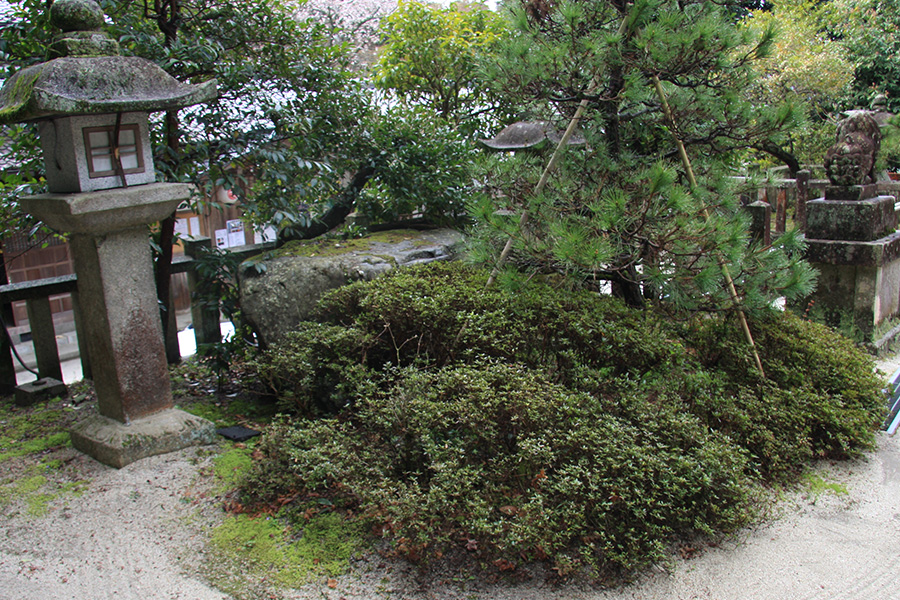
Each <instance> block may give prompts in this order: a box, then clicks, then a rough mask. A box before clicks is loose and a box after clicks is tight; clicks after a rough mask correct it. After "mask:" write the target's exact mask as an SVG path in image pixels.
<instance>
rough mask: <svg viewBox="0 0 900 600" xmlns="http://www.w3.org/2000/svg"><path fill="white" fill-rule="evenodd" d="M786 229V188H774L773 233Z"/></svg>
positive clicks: (782, 231)
mask: <svg viewBox="0 0 900 600" xmlns="http://www.w3.org/2000/svg"><path fill="white" fill-rule="evenodd" d="M785 229H787V190H785V189H784V188H775V233H776V234H781V233H784V231H785Z"/></svg>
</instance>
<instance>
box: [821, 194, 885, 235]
mask: <svg viewBox="0 0 900 600" xmlns="http://www.w3.org/2000/svg"><path fill="white" fill-rule="evenodd" d="M896 228H897V214H896V213H895V212H894V197H893V196H876V197H874V198H867V199H865V200H858V201H853V200H830V199H828V198H827V197H826V198H819V199H818V200H810V201H809V202H807V203H806V237H807V238H809V239H816V240H847V241H872V240H877V239H879V238H881V237H884V236H886V235H889V234H891V233H893V232H894V230H895V229H896Z"/></svg>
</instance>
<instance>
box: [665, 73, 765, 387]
mask: <svg viewBox="0 0 900 600" xmlns="http://www.w3.org/2000/svg"><path fill="white" fill-rule="evenodd" d="M653 86H654V87H655V88H656V95H657V96H659V100H660V102H661V103H662V108H663V112H664V113H665V116H666V118H667V119H668V120H669V123H670V124H671V126H672V137H674V138H675V143H676V144H677V146H678V154H679V156H680V157H681V163H682V164H683V165H684V170H685V171H686V172H687V176H688V182H689V183H690V185H691V190H694V189H696V188H697V179H696V177H695V176H694V169H693V167H692V166H691V159H690V158H689V157H688V154H687V150H686V149H685V147H684V142H683V141H682V140H681V137H680V136H679V135H678V127H677V124H676V123H675V116H674V114H673V113H672V109H671V107H670V106H669V102H668V100H667V99H666V93H665V91H664V90H663V88H662V82H661V81H660V80H659V76H657V75H654V76H653ZM702 214H703V218H704V219H706V220H707V221H709V218H710V217H709V211H708V210H707V209H706V207H705V206H704V207H703V212H702ZM718 262H719V267H720V268H721V269H722V276H723V277H724V278H725V285H726V287H727V288H728V293H729V295H730V296H731V300H732V302H734V305H735V307H736V308H737V314H738V321H740V324H741V329H742V330H743V332H744V337H745V338H747V343H748V344H750V349H751V350H752V351H753V358H754V359H755V360H756V368H757V369H759V373H760V375H762V377H763V379H765V377H766V372H765V370H764V369H763V366H762V360H760V358H759V352H758V351H757V349H756V343H755V342H754V341H753V334H752V333H751V332H750V325H749V324H748V323H747V315H746V314H744V308H743V306H741V298H740V296H739V295H738V293H737V289H736V288H735V287H734V279H732V277H731V272H730V271H729V270H728V265H727V264H725V259H724V258H723V257H721V256H719V257H718Z"/></svg>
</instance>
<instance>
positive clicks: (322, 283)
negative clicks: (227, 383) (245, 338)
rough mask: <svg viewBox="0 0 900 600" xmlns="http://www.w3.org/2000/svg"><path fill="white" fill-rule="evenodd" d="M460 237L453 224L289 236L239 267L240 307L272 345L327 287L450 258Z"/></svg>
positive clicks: (309, 310) (312, 308)
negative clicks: (352, 235) (357, 234)
mask: <svg viewBox="0 0 900 600" xmlns="http://www.w3.org/2000/svg"><path fill="white" fill-rule="evenodd" d="M462 241H463V237H462V234H460V233H459V232H457V231H453V230H450V229H437V230H432V231H413V230H405V229H404V230H394V231H384V232H379V233H376V234H372V235H370V236H367V237H364V238H359V239H354V240H334V239H328V240H312V241H305V242H291V243H290V244H287V245H285V246H284V247H283V248H281V249H279V250H278V251H276V252H275V253H273V254H271V255H269V256H266V257H264V258H263V259H261V260H258V259H255V260H254V261H253V262H252V264H253V266H252V267H250V266H245V267H244V268H243V269H242V270H241V278H240V279H241V281H240V289H241V309H242V310H243V312H244V316H245V318H246V319H247V321H248V322H249V323H250V324H251V326H252V327H253V328H254V329H255V330H256V332H257V333H258V334H259V336H260V338H261V340H262V342H263V344H264V345H267V346H268V345H271V344H272V343H275V342H276V341H278V340H280V339H282V338H283V337H284V335H285V334H286V333H288V332H289V331H292V330H294V329H296V328H297V326H298V325H299V324H300V323H301V322H303V321H305V320H307V319H309V318H310V317H311V315H312V314H313V313H314V311H315V308H316V304H317V302H318V301H319V298H321V297H322V295H323V294H324V293H325V292H327V291H329V290H332V289H335V288H338V287H341V286H343V285H346V284H348V283H352V282H354V281H370V280H372V279H375V278H377V277H379V276H381V275H383V274H384V273H387V272H389V271H391V270H393V269H395V268H400V267H405V266H409V265H414V264H421V263H427V262H432V261H444V260H452V259H453V258H455V257H456V256H457V254H458V253H459V251H460V249H461V247H462Z"/></svg>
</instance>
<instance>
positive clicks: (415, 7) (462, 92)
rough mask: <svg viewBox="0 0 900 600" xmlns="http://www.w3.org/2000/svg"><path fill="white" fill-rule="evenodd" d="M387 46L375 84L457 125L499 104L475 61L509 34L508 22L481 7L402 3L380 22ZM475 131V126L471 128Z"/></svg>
mask: <svg viewBox="0 0 900 600" xmlns="http://www.w3.org/2000/svg"><path fill="white" fill-rule="evenodd" d="M381 30H382V35H383V36H384V39H385V43H384V47H383V48H382V50H381V56H380V58H379V60H378V63H377V64H376V69H375V83H376V84H377V85H378V86H379V87H381V88H384V89H389V90H393V91H394V92H396V93H397V95H398V96H400V97H401V98H403V99H404V100H406V101H409V102H413V103H419V104H422V105H424V106H427V107H428V108H430V109H432V110H433V111H435V112H437V113H438V114H440V115H441V116H442V117H444V118H445V119H448V120H450V121H451V122H454V123H455V124H461V123H466V122H467V121H471V120H472V119H473V118H474V117H476V116H478V115H480V114H484V113H485V112H486V109H488V108H490V107H492V106H496V105H498V104H499V103H500V98H499V97H498V96H497V95H496V94H495V93H493V92H492V90H491V87H490V81H489V80H487V79H484V78H481V77H479V76H478V71H477V60H478V58H479V57H480V56H484V55H490V53H491V52H492V51H493V49H494V48H495V47H496V46H497V44H498V42H499V41H500V40H501V39H502V38H503V37H504V35H506V22H505V20H504V19H503V18H502V17H501V16H499V15H498V14H497V13H495V12H493V11H491V10H489V9H487V8H486V7H485V6H483V5H482V4H462V3H456V4H452V5H451V6H449V7H439V6H435V5H431V4H425V3H421V2H416V1H415V0H402V1H401V2H400V6H399V8H398V9H397V10H396V11H395V12H394V13H393V14H391V15H390V16H389V17H387V18H386V19H384V20H383V21H382V28H381ZM469 127H470V128H471V127H472V124H471V123H470V124H469Z"/></svg>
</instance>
